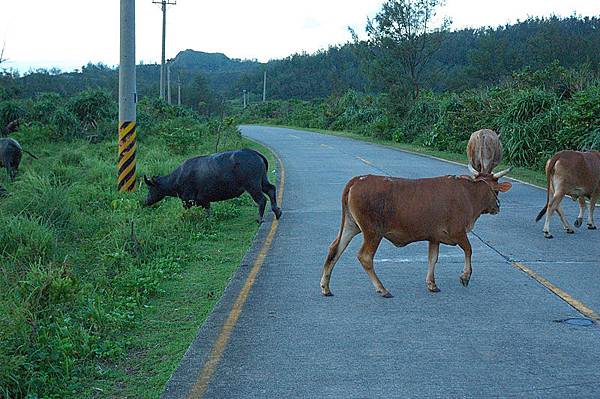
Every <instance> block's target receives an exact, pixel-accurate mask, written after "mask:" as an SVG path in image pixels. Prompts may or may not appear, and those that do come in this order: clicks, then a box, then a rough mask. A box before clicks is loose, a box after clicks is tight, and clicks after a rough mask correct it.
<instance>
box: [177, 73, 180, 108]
mask: <svg viewBox="0 0 600 399" xmlns="http://www.w3.org/2000/svg"><path fill="white" fill-rule="evenodd" d="M177 105H181V76H180V75H179V73H177Z"/></svg>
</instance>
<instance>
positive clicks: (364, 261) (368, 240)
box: [358, 231, 393, 298]
mask: <svg viewBox="0 0 600 399" xmlns="http://www.w3.org/2000/svg"><path fill="white" fill-rule="evenodd" d="M363 236H364V242H363V245H362V247H361V248H360V250H359V251H358V260H359V261H360V264H361V265H362V267H363V269H365V272H367V274H368V275H369V278H370V279H371V282H372V283H373V285H374V286H375V290H377V293H378V294H379V295H381V296H382V297H384V298H392V297H393V295H392V294H390V292H389V291H388V290H387V289H385V287H384V286H383V284H382V283H381V280H379V277H377V274H376V273H375V268H374V267H373V258H374V257H375V252H377V248H379V243H380V242H381V239H382V238H383V237H381V236H380V235H378V234H376V233H367V232H364V231H363Z"/></svg>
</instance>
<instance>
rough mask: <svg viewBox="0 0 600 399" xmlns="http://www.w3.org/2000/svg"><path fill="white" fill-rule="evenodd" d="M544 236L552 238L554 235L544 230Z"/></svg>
mask: <svg viewBox="0 0 600 399" xmlns="http://www.w3.org/2000/svg"><path fill="white" fill-rule="evenodd" d="M544 238H548V239H550V238H554V236H553V235H552V234H550V233H547V232H545V231H544Z"/></svg>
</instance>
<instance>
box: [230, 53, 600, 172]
mask: <svg viewBox="0 0 600 399" xmlns="http://www.w3.org/2000/svg"><path fill="white" fill-rule="evenodd" d="M240 115H241V117H242V119H243V120H244V121H246V122H249V123H275V124H282V125H291V126H298V127H308V128H319V129H330V130H345V131H350V132H356V133H360V134H362V135H365V136H374V137H378V138H382V139H387V140H394V141H397V142H401V143H414V144H418V145H421V146H425V147H430V148H433V149H437V150H444V151H452V152H460V153H464V151H465V148H466V143H467V141H468V139H469V135H470V134H471V133H472V132H474V131H475V130H477V129H481V128H490V129H494V130H496V131H497V132H499V133H501V135H502V142H503V144H504V148H505V156H504V158H505V160H506V161H507V162H508V163H510V164H512V165H515V166H527V167H531V168H536V169H541V168H542V167H543V165H544V163H545V161H546V159H548V158H549V156H551V155H552V154H554V153H555V152H556V151H559V150H562V149H600V80H599V79H598V78H595V77H593V76H592V74H591V72H590V71H589V70H587V69H582V70H569V69H566V68H563V67H561V66H560V65H559V64H558V63H552V64H551V65H550V66H548V67H547V68H544V69H542V70H539V71H536V72H533V71H532V70H531V69H530V68H525V69H523V70H521V71H519V72H517V73H515V74H514V75H513V77H512V78H511V79H510V80H507V81H506V82H505V83H503V84H501V85H497V86H491V87H485V88H478V89H472V90H465V91H462V92H445V93H434V92H432V91H428V92H425V93H422V94H421V96H420V97H419V98H418V99H417V100H416V101H415V102H412V101H401V100H399V99H394V98H393V97H392V96H391V95H389V94H380V95H366V94H361V93H359V92H357V91H354V90H350V91H348V92H346V93H345V94H344V95H341V96H335V95H334V96H330V97H329V98H327V99H325V100H313V101H303V100H275V101H268V102H265V103H255V104H250V106H249V107H247V108H246V109H245V110H243V111H241V114H240Z"/></svg>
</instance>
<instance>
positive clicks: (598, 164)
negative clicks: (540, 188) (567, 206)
mask: <svg viewBox="0 0 600 399" xmlns="http://www.w3.org/2000/svg"><path fill="white" fill-rule="evenodd" d="M546 184H547V187H546V188H547V190H548V192H547V195H546V205H545V206H544V208H543V209H542V210H541V211H540V213H539V214H538V215H537V217H536V218H535V221H536V222H537V221H539V220H540V219H541V218H542V216H544V214H546V223H544V237H546V238H552V237H553V236H552V234H550V218H551V217H552V213H553V212H554V211H556V212H558V216H560V220H561V221H562V224H563V226H564V228H565V231H566V232H567V233H569V234H573V233H574V231H573V228H572V227H571V225H570V224H569V222H568V221H567V219H566V218H565V213H564V212H563V210H562V208H561V206H560V203H561V201H562V200H563V198H564V196H565V195H570V196H571V197H572V198H573V200H576V201H579V215H578V216H577V219H576V220H575V226H576V227H580V226H581V224H582V222H583V214H584V211H585V200H586V198H587V199H589V200H590V213H589V215H588V223H587V226H588V229H590V230H596V225H595V224H594V207H595V205H596V200H597V199H598V197H599V196H600V152H598V151H589V152H580V151H571V150H566V151H560V152H557V153H556V154H555V155H554V156H553V157H552V158H550V159H549V160H548V162H546ZM551 191H553V195H552V198H550V192H551Z"/></svg>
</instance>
